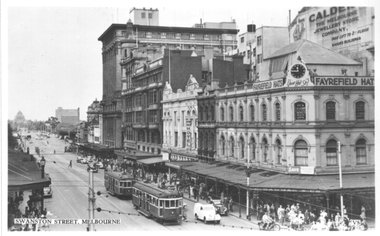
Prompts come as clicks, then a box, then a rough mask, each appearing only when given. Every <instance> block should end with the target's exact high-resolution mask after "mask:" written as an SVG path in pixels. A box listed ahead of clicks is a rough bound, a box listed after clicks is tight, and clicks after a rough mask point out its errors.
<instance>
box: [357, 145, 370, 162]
mask: <svg viewBox="0 0 380 236" xmlns="http://www.w3.org/2000/svg"><path fill="white" fill-rule="evenodd" d="M366 157H367V153H366V148H365V147H356V164H357V165H365V164H367V161H366Z"/></svg>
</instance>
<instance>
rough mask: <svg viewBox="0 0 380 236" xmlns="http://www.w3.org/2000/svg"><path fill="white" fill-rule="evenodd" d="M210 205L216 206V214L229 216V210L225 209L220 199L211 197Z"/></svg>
mask: <svg viewBox="0 0 380 236" xmlns="http://www.w3.org/2000/svg"><path fill="white" fill-rule="evenodd" d="M209 202H210V204H212V205H214V207H215V210H216V213H218V214H219V215H221V216H228V209H227V207H225V206H224V205H223V203H222V201H221V200H220V199H214V198H211V196H210V197H209Z"/></svg>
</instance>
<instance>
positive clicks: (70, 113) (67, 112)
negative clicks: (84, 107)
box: [55, 107, 80, 125]
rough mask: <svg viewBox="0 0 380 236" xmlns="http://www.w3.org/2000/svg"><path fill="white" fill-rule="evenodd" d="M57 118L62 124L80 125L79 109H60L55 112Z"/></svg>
mask: <svg viewBox="0 0 380 236" xmlns="http://www.w3.org/2000/svg"><path fill="white" fill-rule="evenodd" d="M55 117H57V118H58V121H59V122H61V123H65V124H72V125H76V124H78V123H79V117H80V115H79V108H78V109H63V108H62V107H58V109H57V110H55Z"/></svg>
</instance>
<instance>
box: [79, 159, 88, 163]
mask: <svg viewBox="0 0 380 236" xmlns="http://www.w3.org/2000/svg"><path fill="white" fill-rule="evenodd" d="M80 163H82V164H87V163H88V160H87V158H85V157H83V158H82V160H81V161H80Z"/></svg>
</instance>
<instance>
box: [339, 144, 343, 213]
mask: <svg viewBox="0 0 380 236" xmlns="http://www.w3.org/2000/svg"><path fill="white" fill-rule="evenodd" d="M338 161H339V186H340V191H341V192H340V211H341V214H342V217H344V209H343V207H344V206H343V183H342V158H341V150H340V141H338Z"/></svg>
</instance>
